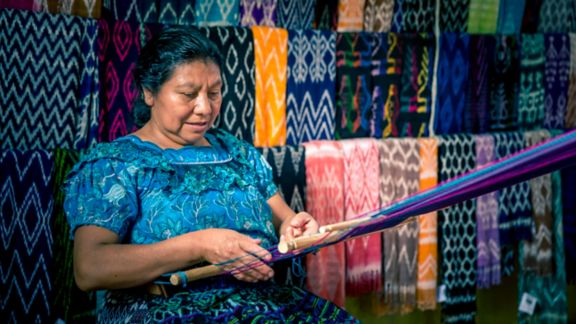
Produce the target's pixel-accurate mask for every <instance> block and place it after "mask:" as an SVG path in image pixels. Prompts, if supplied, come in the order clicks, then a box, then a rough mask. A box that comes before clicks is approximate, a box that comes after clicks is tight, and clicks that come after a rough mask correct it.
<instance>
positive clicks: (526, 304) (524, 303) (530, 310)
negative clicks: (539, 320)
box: [518, 293, 538, 315]
mask: <svg viewBox="0 0 576 324" xmlns="http://www.w3.org/2000/svg"><path fill="white" fill-rule="evenodd" d="M537 303H538V299H537V298H536V297H534V296H532V295H530V294H529V293H524V294H522V299H521V300H520V306H518V310H519V311H521V312H523V313H526V314H528V315H532V314H534V309H536V304H537Z"/></svg>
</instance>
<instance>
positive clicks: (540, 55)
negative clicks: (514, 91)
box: [518, 34, 545, 129]
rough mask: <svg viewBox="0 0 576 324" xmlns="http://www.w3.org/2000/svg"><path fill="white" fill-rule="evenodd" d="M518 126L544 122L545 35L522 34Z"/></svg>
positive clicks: (526, 126) (531, 125) (529, 126)
mask: <svg viewBox="0 0 576 324" xmlns="http://www.w3.org/2000/svg"><path fill="white" fill-rule="evenodd" d="M521 42H522V45H521V46H522V47H521V50H520V52H521V55H520V82H519V90H518V127H520V129H534V128H540V127H542V124H543V122H544V111H545V108H544V62H545V53H544V35H542V34H522V36H521Z"/></svg>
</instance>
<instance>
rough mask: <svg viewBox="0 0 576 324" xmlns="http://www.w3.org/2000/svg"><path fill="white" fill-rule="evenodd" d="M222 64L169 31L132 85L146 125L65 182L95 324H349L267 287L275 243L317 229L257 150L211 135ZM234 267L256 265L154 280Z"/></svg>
mask: <svg viewBox="0 0 576 324" xmlns="http://www.w3.org/2000/svg"><path fill="white" fill-rule="evenodd" d="M220 64H221V63H220V57H219V54H218V50H217V48H216V47H215V46H214V45H213V44H212V43H210V42H209V41H208V40H207V39H206V38H205V37H204V36H202V35H201V34H200V33H199V32H198V31H197V30H195V29H189V28H171V29H166V30H164V31H163V32H161V33H160V34H159V35H158V36H157V37H155V38H154V39H152V40H151V41H150V42H149V43H148V44H147V45H146V46H145V47H144V48H143V49H142V52H141V56H140V58H139V61H138V64H137V67H136V69H135V72H134V80H135V82H136V85H137V87H138V89H139V90H140V91H141V100H142V101H143V104H145V105H144V107H145V110H144V113H140V114H139V115H138V116H139V118H143V119H145V120H146V119H147V121H146V123H145V124H144V125H143V127H142V128H140V129H139V130H138V131H136V132H134V133H133V134H130V135H128V136H125V137H122V138H119V139H117V140H115V141H114V142H112V143H101V144H99V145H98V146H97V147H96V148H95V149H93V150H92V151H91V152H90V153H89V154H87V155H86V156H84V157H83V158H82V160H81V161H80V162H79V163H78V164H77V165H76V166H75V168H74V169H73V170H72V171H71V173H70V175H69V178H68V181H67V184H66V200H65V210H66V213H67V217H68V221H69V223H70V225H71V228H72V232H73V233H74V234H73V235H74V273H75V277H76V282H77V284H78V286H79V287H80V288H81V289H83V290H95V289H106V290H108V293H107V296H106V302H105V305H104V307H103V310H102V312H101V313H100V314H99V321H102V322H115V321H122V322H126V321H128V322H130V321H135V322H147V321H195V322H198V321H199V322H214V321H237V320H239V321H243V322H244V321H261V320H273V321H276V320H277V321H315V322H316V321H323V320H326V321H337V322H342V321H352V320H353V319H352V318H351V317H350V316H349V315H348V314H346V313H345V312H344V311H342V310H341V309H339V308H338V307H336V306H335V305H333V304H331V303H329V302H327V301H325V300H322V299H320V298H318V297H316V296H314V295H312V294H310V293H308V292H306V291H303V290H301V289H298V288H294V287H286V286H280V285H277V284H275V283H273V281H271V280H270V279H271V278H272V277H273V275H274V272H273V270H272V268H271V267H270V265H269V264H267V261H269V260H270V259H271V255H270V253H269V252H268V251H267V250H266V248H269V247H271V246H273V245H274V244H276V243H278V237H277V234H276V233H277V232H278V233H279V234H280V237H281V239H284V238H286V239H292V238H294V237H298V236H301V235H305V234H309V233H315V232H316V231H317V230H318V224H317V222H316V221H315V220H314V218H313V217H312V216H311V215H309V214H308V213H305V212H302V213H298V214H296V213H294V211H292V210H291V209H290V208H289V207H288V205H287V204H286V203H285V202H284V201H283V199H282V198H281V196H280V195H279V194H278V192H277V188H276V186H275V185H274V183H273V182H272V176H271V169H270V166H269V165H268V164H267V163H266V162H265V160H264V159H263V158H262V157H261V156H260V155H259V154H258V152H257V151H256V150H255V149H254V148H253V147H252V146H250V145H248V144H247V143H245V142H243V141H240V140H238V139H236V138H234V137H233V136H231V135H230V134H228V133H225V132H223V131H219V130H213V129H211V127H212V125H213V123H214V120H215V119H216V117H217V116H218V113H219V112H220V106H221V104H222V94H221V89H222V79H221V76H220ZM229 260H234V261H233V262H230V263H227V264H226V265H225V266H222V267H223V268H224V270H228V271H231V270H232V269H235V268H237V267H239V266H242V265H245V264H256V266H253V267H251V268H250V269H249V270H247V271H243V272H234V275H233V276H221V277H216V278H212V279H207V280H203V281H200V282H198V283H194V284H192V285H189V287H188V288H179V289H176V290H175V289H174V288H172V289H170V290H171V291H169V292H168V291H167V289H165V287H164V286H161V287H159V286H158V285H154V284H151V283H152V282H153V281H154V280H155V279H157V278H158V277H160V276H162V275H163V274H167V273H171V272H175V271H178V270H182V269H187V268H190V267H192V266H195V265H198V264H205V263H211V264H219V263H222V262H225V261H229ZM254 262H256V263H254ZM159 288H162V289H159ZM174 290H175V291H174ZM158 291H160V292H162V293H161V294H159V293H158Z"/></svg>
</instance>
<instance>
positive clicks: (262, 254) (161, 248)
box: [74, 226, 273, 290]
mask: <svg viewBox="0 0 576 324" xmlns="http://www.w3.org/2000/svg"><path fill="white" fill-rule="evenodd" d="M259 244H260V241H259V240H257V239H253V238H251V237H249V236H246V235H242V234H240V233H238V232H236V231H232V230H227V229H206V230H202V231H196V232H191V233H187V234H183V235H180V236H177V237H174V238H171V239H168V240H165V241H161V242H158V243H154V244H121V243H120V242H119V237H118V235H117V234H116V233H114V232H112V231H110V230H107V229H105V228H102V227H98V226H81V227H79V228H78V229H77V230H76V232H75V236H74V276H75V278H76V283H77V285H78V287H80V289H82V290H94V289H120V288H129V287H135V286H139V285H142V284H145V283H148V282H150V281H152V280H154V279H156V278H157V277H159V276H160V275H162V274H164V273H169V272H173V271H177V270H180V269H183V268H189V267H191V266H192V265H194V264H196V263H198V262H201V261H208V262H210V263H212V264H218V263H221V262H225V261H229V260H231V259H235V258H239V257H243V258H241V259H239V260H236V261H235V262H231V263H230V264H227V265H226V266H223V268H224V269H225V270H227V271H231V270H233V269H235V268H236V267H239V266H242V265H246V264H248V263H250V262H257V264H258V266H257V267H255V268H252V269H250V270H248V271H244V272H241V273H237V274H234V276H235V277H236V278H237V279H239V280H243V281H248V282H256V281H258V280H268V279H270V278H271V277H272V275H273V271H272V269H271V268H270V267H268V266H267V265H265V264H264V263H262V261H261V260H265V261H268V260H270V258H271V256H270V254H269V253H268V251H266V250H265V249H263V248H262V247H261V246H260V245H259ZM250 254H253V255H257V256H258V258H257V257H253V256H250ZM247 255H248V256H247Z"/></svg>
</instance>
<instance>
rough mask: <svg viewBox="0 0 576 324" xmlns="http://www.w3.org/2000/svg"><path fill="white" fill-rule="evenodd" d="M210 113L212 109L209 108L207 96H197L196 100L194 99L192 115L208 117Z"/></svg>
mask: <svg viewBox="0 0 576 324" xmlns="http://www.w3.org/2000/svg"><path fill="white" fill-rule="evenodd" d="M211 112H212V107H211V106H210V100H209V99H208V94H202V93H201V94H199V95H198V98H196V102H195V106H194V113H195V114H199V115H209V114H210V113H211Z"/></svg>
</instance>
